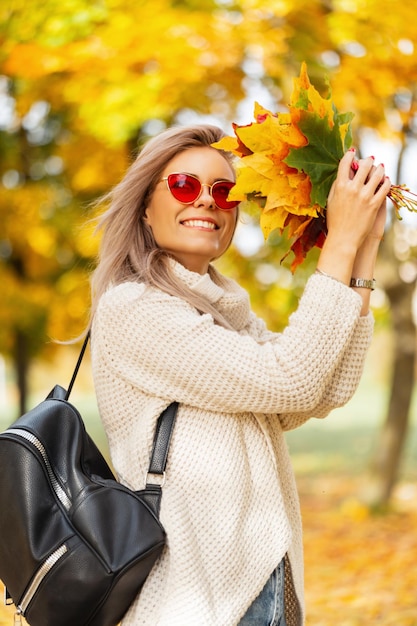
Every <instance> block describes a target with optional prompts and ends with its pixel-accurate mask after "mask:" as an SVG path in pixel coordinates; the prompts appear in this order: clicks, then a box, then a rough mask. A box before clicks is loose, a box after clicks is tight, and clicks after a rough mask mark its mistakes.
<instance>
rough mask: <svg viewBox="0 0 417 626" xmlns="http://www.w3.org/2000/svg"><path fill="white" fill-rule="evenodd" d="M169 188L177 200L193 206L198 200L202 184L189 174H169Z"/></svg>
mask: <svg viewBox="0 0 417 626" xmlns="http://www.w3.org/2000/svg"><path fill="white" fill-rule="evenodd" d="M168 187H169V189H170V191H171V193H172V195H173V196H174V198H175V199H176V200H178V201H179V202H183V203H184V204H191V203H192V202H194V200H196V199H197V198H198V194H199V193H200V190H201V183H200V181H199V180H198V179H197V178H194V176H190V175H189V174H169V176H168Z"/></svg>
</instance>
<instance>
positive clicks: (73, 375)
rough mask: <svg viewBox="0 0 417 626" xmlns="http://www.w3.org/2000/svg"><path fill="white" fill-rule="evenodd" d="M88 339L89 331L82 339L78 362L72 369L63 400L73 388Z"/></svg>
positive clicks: (66, 398)
mask: <svg viewBox="0 0 417 626" xmlns="http://www.w3.org/2000/svg"><path fill="white" fill-rule="evenodd" d="M89 339H90V331H88V333H87V335H86V337H85V339H84V343H83V345H82V347H81V352H80V354H79V357H78V360H77V364H76V366H75V368H74V372H73V374H72V377H71V381H70V384H69V385H68V390H67V393H66V394H65V398H64V400H68V398H69V397H70V393H71V391H72V388H73V386H74V383H75V379H76V378H77V374H78V370H79V369H80V365H81V361H82V360H83V356H84V352H85V349H86V348H87V344H88V340H89Z"/></svg>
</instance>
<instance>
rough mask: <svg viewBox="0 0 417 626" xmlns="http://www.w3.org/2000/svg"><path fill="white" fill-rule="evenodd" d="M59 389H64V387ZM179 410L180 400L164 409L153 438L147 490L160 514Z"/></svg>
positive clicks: (84, 348) (83, 351)
mask: <svg viewBox="0 0 417 626" xmlns="http://www.w3.org/2000/svg"><path fill="white" fill-rule="evenodd" d="M90 334H91V333H90V331H88V333H87V335H86V337H85V339H84V342H83V345H82V347H81V351H80V354H79V356H78V360H77V363H76V365H75V368H74V372H73V374H72V377H71V381H70V384H69V386H68V390H67V392H66V394H65V398H64V400H68V398H69V396H70V393H71V391H72V388H73V386H74V383H75V379H76V378H77V374H78V371H79V369H80V366H81V363H82V360H83V357H84V353H85V351H86V348H87V345H88V341H89V339H90ZM59 389H61V390H62V391H64V390H63V389H62V388H59ZM51 393H52V392H51ZM177 411H178V402H172V403H171V404H170V405H168V406H167V408H166V409H165V410H164V411H162V413H161V415H160V416H159V417H158V421H157V423H156V428H155V435H154V438H153V447H152V454H151V460H150V463H149V469H148V473H147V476H146V492H147V499H148V498H149V500H150V503H152V506H153V508H154V509H155V511H157V514H159V508H160V503H161V495H162V486H163V484H164V481H165V468H166V464H167V460H168V452H169V446H170V443H171V437H172V431H173V430H174V424H175V418H176V415H177ZM151 476H153V477H155V476H156V477H158V478H157V479H156V482H155V480H152V481H151V482H148V481H149V478H150V477H151Z"/></svg>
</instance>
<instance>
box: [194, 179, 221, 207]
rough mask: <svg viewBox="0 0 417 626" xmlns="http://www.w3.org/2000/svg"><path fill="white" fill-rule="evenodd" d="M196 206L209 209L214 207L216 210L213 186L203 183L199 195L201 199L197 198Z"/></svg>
mask: <svg viewBox="0 0 417 626" xmlns="http://www.w3.org/2000/svg"><path fill="white" fill-rule="evenodd" d="M195 204H196V205H197V206H202V205H204V206H207V207H209V208H210V207H212V208H214V207H215V206H216V203H215V201H214V198H213V196H212V195H211V185H208V184H207V183H202V184H201V193H200V195H199V197H198V198H197V200H196V202H195Z"/></svg>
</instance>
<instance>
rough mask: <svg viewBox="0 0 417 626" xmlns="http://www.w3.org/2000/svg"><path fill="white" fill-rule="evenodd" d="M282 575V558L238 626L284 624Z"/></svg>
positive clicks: (277, 625)
mask: <svg viewBox="0 0 417 626" xmlns="http://www.w3.org/2000/svg"><path fill="white" fill-rule="evenodd" d="M284 576H285V571H284V560H282V561H281V563H280V564H279V565H278V567H277V569H276V570H274V571H273V572H272V575H271V576H270V578H269V580H268V581H267V583H266V585H265V587H264V588H263V589H262V591H261V593H260V594H259V596H258V597H257V598H256V599H255V600H254V602H252V604H251V605H250V607H249V609H248V610H247V611H246V613H245V615H244V616H243V617H242V619H241V620H240V622H239V624H238V626H286V622H285V615H284Z"/></svg>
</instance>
